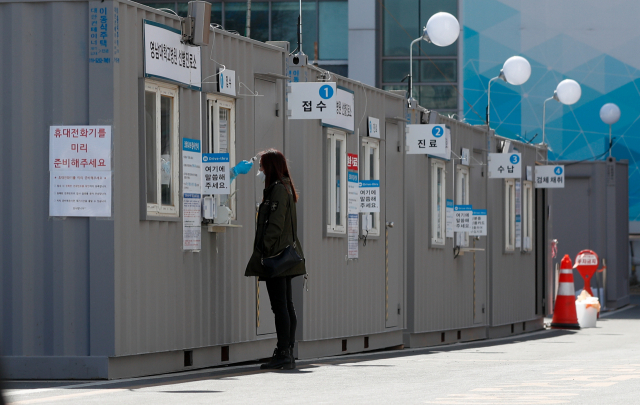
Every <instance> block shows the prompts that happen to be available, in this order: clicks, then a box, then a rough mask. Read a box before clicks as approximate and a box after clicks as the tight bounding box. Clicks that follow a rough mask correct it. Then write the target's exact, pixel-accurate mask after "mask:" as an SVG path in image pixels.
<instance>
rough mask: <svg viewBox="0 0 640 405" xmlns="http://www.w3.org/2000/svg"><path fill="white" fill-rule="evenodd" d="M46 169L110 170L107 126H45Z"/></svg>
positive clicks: (108, 128)
mask: <svg viewBox="0 0 640 405" xmlns="http://www.w3.org/2000/svg"><path fill="white" fill-rule="evenodd" d="M49 170H51V171H53V170H111V126H83V125H61V126H51V127H49Z"/></svg>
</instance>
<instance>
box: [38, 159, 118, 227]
mask: <svg viewBox="0 0 640 405" xmlns="http://www.w3.org/2000/svg"><path fill="white" fill-rule="evenodd" d="M50 179H51V182H50V190H49V215H50V216H52V217H110V216H111V172H110V171H108V172H107V171H97V170H96V171H67V170H52V171H51V172H50Z"/></svg>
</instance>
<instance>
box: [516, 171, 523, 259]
mask: <svg viewBox="0 0 640 405" xmlns="http://www.w3.org/2000/svg"><path fill="white" fill-rule="evenodd" d="M521 204H522V185H521V183H520V180H516V207H515V208H516V248H519V247H520V246H522V244H521V243H520V242H521V239H522V205H521Z"/></svg>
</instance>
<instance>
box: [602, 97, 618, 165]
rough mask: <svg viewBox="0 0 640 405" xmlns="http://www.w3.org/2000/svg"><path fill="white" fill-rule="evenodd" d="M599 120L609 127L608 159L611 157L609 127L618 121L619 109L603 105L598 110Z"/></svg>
mask: <svg viewBox="0 0 640 405" xmlns="http://www.w3.org/2000/svg"><path fill="white" fill-rule="evenodd" d="M600 119H601V120H602V122H604V123H605V124H608V125H609V157H611V146H612V145H611V125H613V124H615V123H616V122H618V120H619V119H620V108H619V107H618V106H617V105H615V104H613V103H607V104H605V105H603V106H602V108H600Z"/></svg>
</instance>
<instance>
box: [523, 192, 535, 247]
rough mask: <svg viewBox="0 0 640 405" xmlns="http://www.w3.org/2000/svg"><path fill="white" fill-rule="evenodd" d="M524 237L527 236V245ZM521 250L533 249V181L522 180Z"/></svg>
mask: <svg viewBox="0 0 640 405" xmlns="http://www.w3.org/2000/svg"><path fill="white" fill-rule="evenodd" d="M525 238H529V246H528V247H527V246H526V244H525V240H526V239H525ZM522 250H523V251H524V252H531V251H532V250H533V182H531V181H523V182H522Z"/></svg>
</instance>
